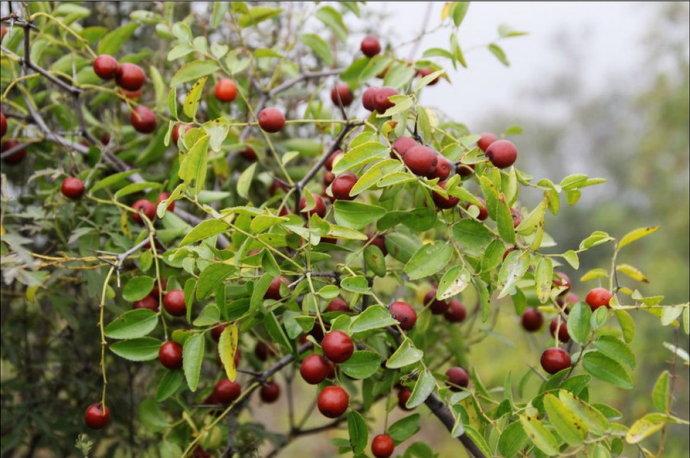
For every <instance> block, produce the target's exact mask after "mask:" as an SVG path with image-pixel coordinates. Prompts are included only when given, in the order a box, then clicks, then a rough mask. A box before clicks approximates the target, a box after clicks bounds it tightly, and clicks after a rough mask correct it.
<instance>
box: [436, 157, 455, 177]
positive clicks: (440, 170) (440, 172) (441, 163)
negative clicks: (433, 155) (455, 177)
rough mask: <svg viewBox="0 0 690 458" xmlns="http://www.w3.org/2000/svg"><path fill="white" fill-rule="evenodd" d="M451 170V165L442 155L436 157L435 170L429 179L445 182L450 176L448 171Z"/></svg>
mask: <svg viewBox="0 0 690 458" xmlns="http://www.w3.org/2000/svg"><path fill="white" fill-rule="evenodd" d="M452 169H453V164H452V163H451V162H450V161H449V160H448V159H446V158H445V157H444V156H442V155H440V154H439V155H438V160H437V162H436V168H435V169H434V173H433V176H432V177H431V178H438V179H439V180H445V179H446V178H448V176H450V171H451V170H452Z"/></svg>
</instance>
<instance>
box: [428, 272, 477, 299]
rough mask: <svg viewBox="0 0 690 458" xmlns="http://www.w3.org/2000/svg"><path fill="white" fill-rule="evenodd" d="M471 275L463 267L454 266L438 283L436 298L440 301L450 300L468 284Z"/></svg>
mask: <svg viewBox="0 0 690 458" xmlns="http://www.w3.org/2000/svg"><path fill="white" fill-rule="evenodd" d="M471 280H472V275H471V274H470V272H469V271H468V270H467V269H466V268H465V267H464V266H455V267H451V268H450V269H448V270H446V272H445V273H444V274H443V276H442V277H441V280H440V281H439V282H438V289H437V290H436V298H437V299H440V300H446V299H450V298H451V297H453V296H455V295H457V294H460V293H461V292H462V291H464V289H465V288H466V287H467V285H469V284H470V281H471Z"/></svg>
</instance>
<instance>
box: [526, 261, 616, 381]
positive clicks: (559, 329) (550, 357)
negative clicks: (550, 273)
mask: <svg viewBox="0 0 690 458" xmlns="http://www.w3.org/2000/svg"><path fill="white" fill-rule="evenodd" d="M553 286H554V287H556V288H559V289H562V291H561V292H560V293H559V295H558V298H557V304H558V306H559V312H563V313H562V314H561V313H559V314H558V315H557V316H556V317H555V318H553V319H552V320H551V324H550V325H549V332H550V333H551V337H553V338H556V339H557V340H558V341H559V342H561V343H568V342H570V334H569V333H568V323H567V320H566V319H565V318H564V317H563V315H567V314H568V313H569V312H570V307H571V306H572V305H574V304H576V303H577V302H578V300H579V298H578V297H577V295H575V294H573V293H571V292H570V289H571V287H572V284H571V282H570V279H569V278H568V276H567V275H566V274H564V273H563V272H556V278H555V279H554V280H553ZM612 297H613V294H612V293H611V291H609V290H607V289H606V288H594V289H592V290H590V291H589V292H588V293H587V296H586V297H585V302H586V303H587V305H589V307H590V308H591V309H592V311H594V310H596V309H598V308H599V307H609V302H610V301H611V298H612ZM520 322H521V324H522V327H523V328H524V329H525V330H526V331H527V332H537V331H539V330H540V329H541V327H542V324H543V323H544V316H543V315H542V313H541V312H540V311H539V310H538V309H536V308H534V307H528V308H527V309H525V311H524V312H523V313H522V316H521V319H520ZM556 336H557V337H556ZM570 365H571V359H570V355H569V354H568V352H567V351H566V350H564V349H562V348H559V347H552V348H547V349H546V350H545V351H544V352H543V353H542V356H541V366H542V368H543V369H544V370H545V371H546V372H548V373H549V374H555V373H556V372H559V371H562V370H563V369H566V368H568V367H570Z"/></svg>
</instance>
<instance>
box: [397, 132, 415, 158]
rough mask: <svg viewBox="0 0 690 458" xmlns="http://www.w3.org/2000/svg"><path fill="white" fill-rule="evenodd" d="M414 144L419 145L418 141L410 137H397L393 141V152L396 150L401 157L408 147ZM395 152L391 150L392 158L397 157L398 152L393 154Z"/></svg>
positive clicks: (412, 146)
mask: <svg viewBox="0 0 690 458" xmlns="http://www.w3.org/2000/svg"><path fill="white" fill-rule="evenodd" d="M415 146H419V143H418V142H417V140H415V139H414V138H412V137H406V136H402V137H398V138H397V139H396V140H395V141H394V142H393V150H395V152H397V153H398V154H399V155H400V157H402V158H404V157H405V154H406V153H407V151H409V149H410V148H414V147H415ZM395 152H393V151H391V157H392V158H393V159H398V154H395Z"/></svg>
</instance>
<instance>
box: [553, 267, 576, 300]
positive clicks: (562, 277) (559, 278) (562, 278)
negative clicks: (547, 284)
mask: <svg viewBox="0 0 690 458" xmlns="http://www.w3.org/2000/svg"><path fill="white" fill-rule="evenodd" d="M554 276H555V278H554V279H553V286H554V288H564V289H563V291H561V293H560V295H561V296H564V295H566V294H567V293H568V292H569V291H570V288H572V286H573V285H572V283H571V282H570V277H568V275H567V274H566V273H564V272H554ZM575 302H577V301H575Z"/></svg>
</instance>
